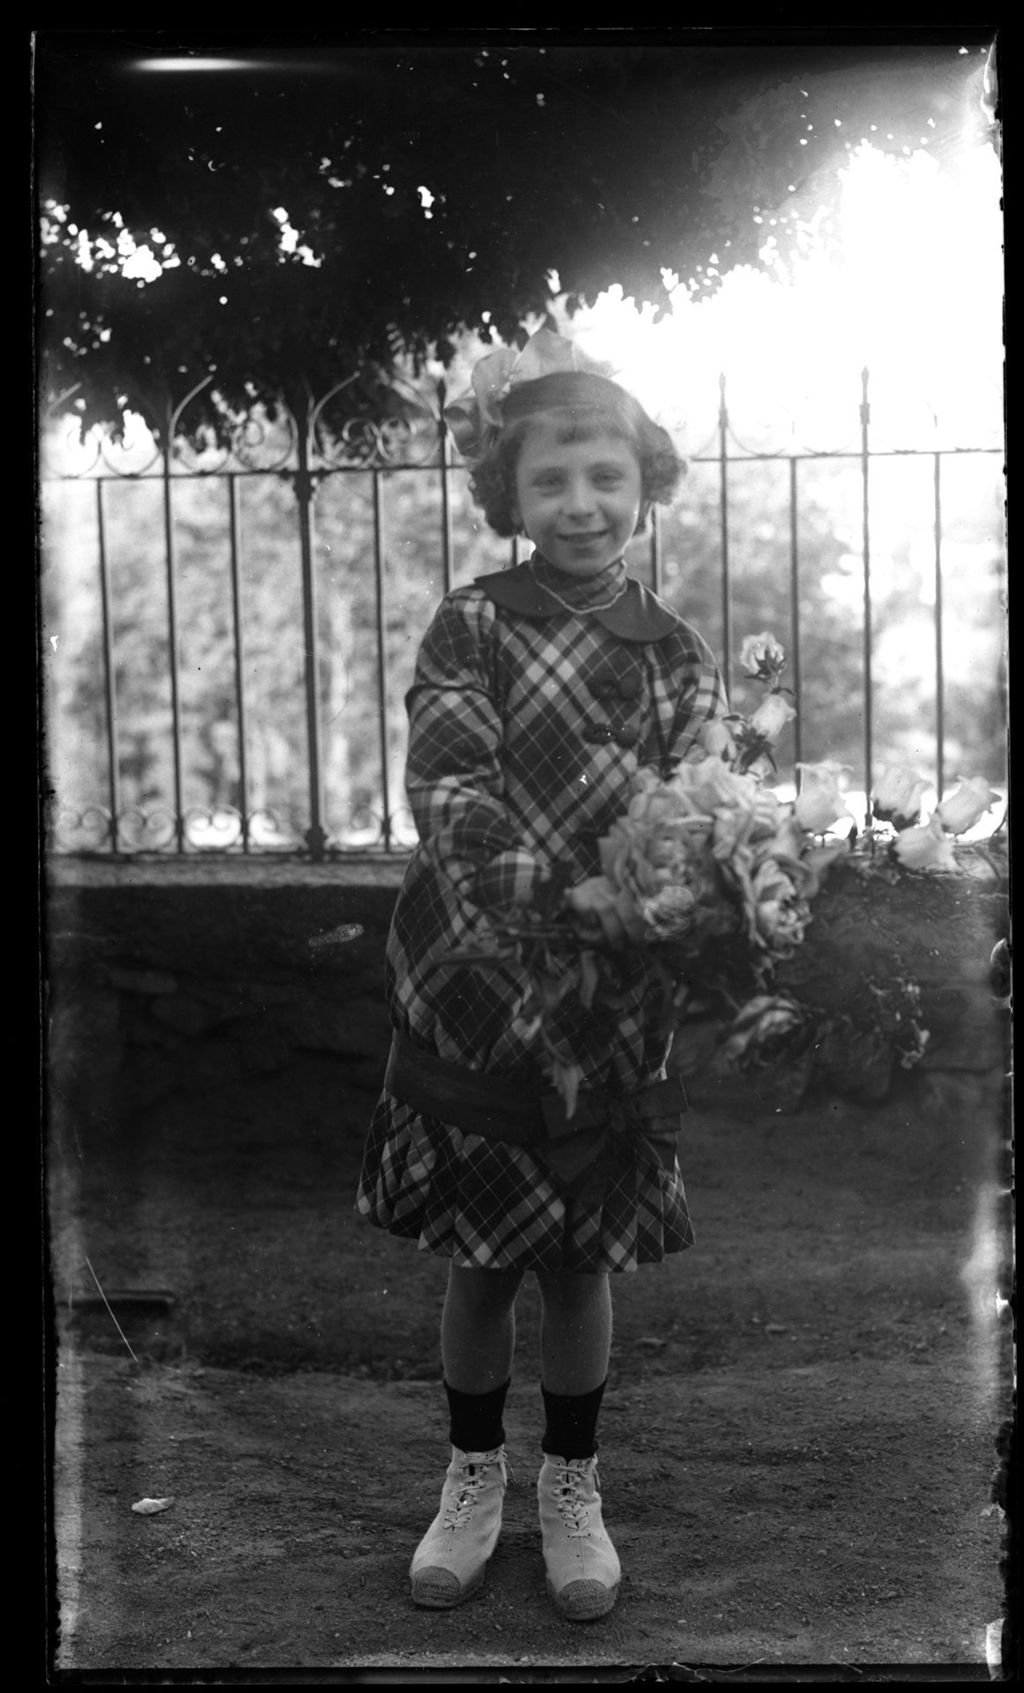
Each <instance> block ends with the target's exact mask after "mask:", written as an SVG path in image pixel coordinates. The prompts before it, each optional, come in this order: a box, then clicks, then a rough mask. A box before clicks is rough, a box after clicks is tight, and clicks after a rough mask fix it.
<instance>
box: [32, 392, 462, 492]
mask: <svg viewBox="0 0 1024 1693" xmlns="http://www.w3.org/2000/svg"><path fill="white" fill-rule="evenodd" d="M214 380H215V379H214V378H213V377H208V378H206V379H205V380H204V381H203V382H200V383H197V384H196V386H195V387H194V388H192V389H191V390H190V391H189V393H188V394H186V395H185V396H184V398H183V399H182V400H180V401H179V402H178V403H177V404H174V405H169V406H168V408H167V423H166V427H165V428H164V430H163V432H162V434H163V440H164V441H166V442H170V443H171V446H170V451H169V453H168V452H167V451H166V449H165V447H164V446H162V445H161V444H160V442H159V441H158V440H157V439H156V438H155V437H154V435H153V434H152V433H151V431H150V429H149V428H148V426H147V424H146V422H145V420H144V419H143V418H142V417H140V416H138V415H137V414H136V413H132V412H128V413H126V414H125V426H124V431H123V433H122V434H121V435H120V436H115V435H114V433H113V432H112V431H103V430H99V429H94V430H91V431H90V432H89V434H88V436H87V437H86V438H85V440H82V439H81V437H80V431H79V425H78V420H77V416H76V413H75V410H74V390H71V391H69V392H68V393H66V394H63V395H61V396H60V397H59V398H58V399H57V400H56V401H55V402H54V403H53V405H52V407H51V408H50V411H49V413H48V415H47V416H46V417H44V420H43V428H42V431H41V450H42V455H43V474H44V476H47V477H55V478H63V479H71V480H78V479H85V478H89V477H98V476H114V477H125V478H137V477H149V476H164V475H166V474H168V472H169V473H170V474H171V475H172V476H174V475H186V476H204V475H207V476H223V475H226V474H228V473H229V472H237V473H245V472H247V471H248V472H263V473H267V472H273V471H295V470H297V469H299V468H300V465H301V462H302V460H303V459H304V460H305V467H306V468H307V469H309V470H312V471H317V470H402V469H406V468H418V469H419V468H423V467H425V466H428V465H430V464H434V463H440V462H441V458H442V451H441V447H442V441H443V439H444V432H445V425H444V421H443V406H444V393H445V390H444V384H443V383H440V382H439V383H436V384H435V383H433V382H421V383H419V384H417V383H414V382H412V381H408V382H407V381H404V380H401V379H399V380H396V381H395V382H393V383H392V384H391V386H390V388H389V390H388V404H389V407H390V411H389V414H388V415H387V416H383V417H381V416H377V415H375V414H373V413H371V412H369V411H367V410H365V409H363V410H360V409H358V408H355V407H350V408H346V406H345V404H344V401H343V397H345V396H347V395H348V392H349V390H350V389H351V388H352V386H353V384H354V382H355V381H356V378H355V377H350V378H348V379H347V380H346V381H344V382H339V383H336V384H335V386H334V387H333V388H331V389H329V390H328V392H327V393H326V394H324V395H322V396H320V397H319V398H316V397H315V396H312V395H311V396H310V397H309V400H308V403H307V404H306V405H305V406H304V408H303V410H302V413H301V415H300V414H299V413H298V412H297V410H296V408H295V406H294V405H290V404H289V403H288V402H286V400H285V399H284V398H283V397H282V399H281V400H280V401H279V402H278V403H277V405H276V406H275V407H274V408H273V409H272V410H271V409H270V408H268V407H267V406H264V405H258V406H253V408H252V409H251V410H249V411H246V412H237V411H233V410H230V409H229V408H228V407H227V405H226V404H225V405H224V406H223V407H222V416H223V419H224V427H225V432H226V438H225V437H221V438H219V437H218V434H217V433H216V432H215V431H214V430H213V429H212V428H211V427H210V426H208V425H203V424H201V423H200V424H197V425H195V426H194V427H193V426H190V419H189V408H190V406H191V405H192V403H193V402H194V401H195V400H196V399H197V398H198V396H199V395H200V394H202V393H204V392H205V391H206V390H207V389H209V388H210V387H211V385H212V384H213V383H214ZM303 445H304V447H305V452H304V453H303V451H302V450H301V449H302V447H303Z"/></svg>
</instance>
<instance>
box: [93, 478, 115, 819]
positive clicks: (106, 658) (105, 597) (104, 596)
mask: <svg viewBox="0 0 1024 1693" xmlns="http://www.w3.org/2000/svg"><path fill="white" fill-rule="evenodd" d="M96 539H97V543H98V551H99V567H100V571H99V575H100V614H101V619H102V628H103V700H104V711H105V715H106V731H107V795H108V798H109V801H110V846H111V851H112V852H118V851H119V850H120V841H119V838H118V837H119V835H120V822H119V819H120V816H121V772H120V766H119V763H118V756H117V696H116V690H115V684H114V634H113V626H112V620H111V615H110V574H109V565H108V560H107V531H106V520H105V515H104V511H103V483H102V481H98V482H97V484H96Z"/></svg>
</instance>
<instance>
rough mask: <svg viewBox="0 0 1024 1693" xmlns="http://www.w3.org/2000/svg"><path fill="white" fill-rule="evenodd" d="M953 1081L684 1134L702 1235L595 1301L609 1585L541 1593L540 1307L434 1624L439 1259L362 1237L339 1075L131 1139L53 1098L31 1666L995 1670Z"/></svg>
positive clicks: (293, 1670)
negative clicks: (455, 1578)
mask: <svg viewBox="0 0 1024 1693" xmlns="http://www.w3.org/2000/svg"><path fill="white" fill-rule="evenodd" d="M979 1087H980V1084H979V1083H978V1081H977V1079H976V1078H971V1077H965V1078H962V1079H960V1078H957V1077H950V1076H943V1077H941V1078H939V1077H935V1076H932V1077H928V1076H919V1077H915V1078H908V1079H907V1080H906V1081H903V1080H902V1079H901V1084H900V1087H899V1088H898V1089H897V1090H896V1091H894V1092H893V1094H891V1095H890V1097H889V1099H888V1100H887V1101H886V1102H885V1103H883V1104H882V1105H876V1106H873V1107H864V1106H858V1105H853V1104H851V1103H848V1102H844V1101H841V1100H835V1099H819V1100H817V1101H813V1102H811V1103H810V1104H809V1105H808V1106H807V1107H805V1108H804V1109H802V1110H801V1111H799V1112H798V1113H795V1114H786V1113H785V1112H782V1111H779V1110H777V1109H776V1107H775V1104H774V1103H773V1102H772V1100H771V1099H764V1100H758V1099H757V1098H756V1097H752V1099H751V1101H750V1105H749V1106H748V1107H747V1108H745V1109H744V1108H739V1107H738V1106H737V1104H736V1102H735V1100H724V1101H722V1102H720V1103H719V1104H716V1105H712V1106H710V1107H709V1108H707V1109H703V1110H698V1111H694V1112H692V1113H691V1114H690V1116H689V1118H688V1119H687V1127H686V1134H685V1138H684V1149H683V1160H684V1170H685V1175H686V1180H687V1192H688V1196H689V1200H690V1205H691V1210H692V1212H693V1216H694V1220H695V1226H696V1229H697V1236H698V1242H697V1246H696V1248H695V1249H694V1250H693V1251H691V1252H688V1253H685V1254H683V1255H682V1256H680V1257H677V1258H675V1259H672V1260H670V1261H669V1262H667V1263H666V1264H664V1265H662V1266H659V1267H658V1268H656V1269H646V1270H643V1271H641V1272H640V1273H639V1274H638V1275H636V1276H630V1277H620V1278H617V1279H616V1280H615V1283H614V1287H615V1299H616V1339H615V1347H614V1356H613V1364H612V1373H611V1377H610V1386H609V1391H608V1394H607V1397H606V1401H605V1412H604V1416H603V1422H602V1447H601V1453H602V1485H603V1490H604V1494H605V1501H606V1519H607V1522H608V1525H609V1528H610V1530H611V1532H612V1534H613V1536H614V1538H615V1541H616V1543H617V1546H618V1549H619V1552H620V1555H621V1558H622V1563H623V1571H624V1576H623V1583H622V1588H621V1592H620V1597H619V1602H618V1605H617V1608H616V1609H615V1610H614V1612H613V1613H612V1614H611V1615H610V1616H608V1617H607V1618H604V1619H602V1620H600V1621H598V1622H594V1623H590V1624H585V1625H579V1624H572V1623H569V1622H566V1621H563V1620H562V1619H561V1618H560V1617H558V1616H557V1615H556V1613H555V1612H554V1611H553V1609H552V1608H551V1606H550V1603H549V1601H548V1599H547V1596H546V1593H545V1587H544V1575H543V1566H542V1562H541V1557H540V1543H539V1533H538V1530H537V1527H536V1503H535V1495H534V1485H535V1481H536V1471H537V1466H538V1463H539V1435H540V1428H541V1418H540V1395H539V1391H538V1387H537V1365H536V1353H537V1347H536V1338H537V1317H538V1304H537V1297H536V1291H535V1287H534V1284H533V1282H532V1280H531V1281H530V1282H528V1284H527V1285H526V1287H525V1288H524V1291H523V1295H522V1300H521V1307H520V1312H519V1338H518V1347H517V1359H516V1374H515V1381H514V1387H513V1391H512V1395H511V1397H510V1401H509V1406H508V1413H507V1418H506V1424H507V1429H508V1436H509V1455H510V1460H511V1465H512V1469H513V1472H514V1476H515V1482H514V1485H513V1487H512V1488H511V1489H510V1492H509V1496H508V1502H507V1510H506V1526H505V1529H504V1533H503V1537H502V1540H501V1542H500V1543H499V1548H498V1551H497V1553H496V1555H495V1557H494V1559H493V1562H492V1565H491V1568H490V1571H489V1575H488V1580H487V1583H486V1585H485V1587H484V1589H483V1590H482V1592H481V1594H480V1595H478V1596H477V1597H476V1598H475V1599H474V1600H472V1601H471V1602H470V1603H468V1604H467V1605H466V1606H464V1607H463V1608H461V1609H459V1610H457V1611H454V1612H429V1611H420V1610H417V1609H416V1608H415V1607H413V1606H412V1604H411V1603H410V1601H409V1598H408V1591H407V1579H406V1572H407V1568H408V1562H409V1558H410V1555H411V1552H412V1549H413V1547H414V1545H415V1543H416V1541H417V1540H418V1538H419V1536H420V1535H421V1533H422V1532H423V1529H424V1528H425V1526H426V1524H427V1522H428V1520H429V1518H430V1517H431V1516H432V1514H433V1512H434V1510H435V1508H436V1501H437V1494H438V1490H439V1487H440V1481H441V1475H442V1472H443V1469H444V1465H445V1463H446V1461H447V1456H448V1447H447V1438H446V1436H447V1430H446V1423H445V1417H444V1406H443V1394H442V1390H441V1386H440V1367H439V1361H438V1340H437V1330H438V1319H439V1313H440V1308H441V1301H442V1297H443V1291H444V1281H445V1270H444V1266H443V1264H442V1263H440V1262H439V1261H437V1260H434V1259H431V1258H429V1257H427V1256H425V1255H424V1254H421V1253H418V1252H417V1250H416V1248H415V1247H414V1246H412V1245H410V1244H408V1243H405V1242H398V1241H392V1240H391V1239H389V1238H388V1237H387V1236H384V1235H382V1234H380V1233H379V1232H378V1231H376V1230H373V1229H370V1228H369V1227H367V1226H366V1225H365V1224H362V1223H360V1222H359V1221H358V1220H357V1219H356V1218H355V1216H354V1215H353V1213H352V1209H351V1204H352V1190H353V1187H354V1183H355V1177H356V1172H357V1168H358V1161H359V1156H360V1150H361V1142H362V1135H363V1131H364V1128H365V1124H366V1121H367V1118H368V1115H369V1111H370V1108H371V1105H372V1097H371V1095H370V1094H368V1093H366V1092H365V1091H361V1090H359V1089H357V1088H353V1086H352V1085H351V1081H350V1080H349V1079H348V1078H347V1077H346V1073H345V1070H344V1066H342V1065H340V1064H337V1063H335V1062H332V1061H331V1060H330V1059H327V1058H323V1057H319V1056H312V1055H311V1057H310V1061H309V1066H308V1069H307V1071H306V1072H305V1074H304V1076H303V1078H302V1082H301V1085H297V1083H296V1078H295V1073H294V1071H292V1072H289V1073H288V1074H287V1075H282V1076H280V1077H277V1078H275V1077H270V1078H267V1077H263V1078H260V1079H259V1080H258V1081H253V1082H252V1083H248V1084H243V1085H241V1086H238V1085H232V1086H231V1087H225V1088H223V1089H221V1090H215V1091H214V1092H212V1093H210V1094H208V1095H205V1096H202V1097H201V1098H200V1099H199V1100H197V1097H196V1095H195V1094H189V1095H186V1094H182V1095H181V1096H179V1097H177V1098H171V1099H168V1100H165V1101H164V1102H163V1103H161V1104H159V1105H157V1106H153V1107H151V1108H150V1109H148V1110H146V1111H144V1112H140V1113H138V1114H137V1115H135V1116H134V1117H133V1118H132V1119H131V1121H128V1122H126V1121H122V1120H120V1119H119V1117H118V1115H117V1114H116V1113H115V1114H113V1115H112V1116H106V1115H104V1114H102V1113H94V1114H93V1115H92V1116H91V1117H87V1116H83V1115H82V1114H81V1113H76V1112H75V1111H74V1110H73V1109H72V1108H70V1107H69V1106H66V1105H62V1104H61V1102H57V1103H56V1104H55V1107H54V1111H53V1127H52V1140H51V1149H50V1154H49V1160H48V1168H49V1184H50V1243H49V1244H50V1254H51V1276H52V1290H53V1312H52V1325H51V1327H52V1339H53V1348H52V1351H53V1357H52V1363H53V1372H52V1379H53V1383H54V1392H53V1395H52V1399H53V1410H54V1416H53V1437H54V1464H53V1482H52V1501H51V1504H52V1548H53V1598H52V1608H51V1617H50V1640H49V1651H50V1670H49V1674H50V1676H51V1677H52V1679H53V1680H54V1681H56V1682H60V1681H61V1680H62V1679H63V1680H70V1681H72V1682H74V1681H81V1682H90V1683H91V1682H97V1683H103V1682H104V1681H111V1682H116V1683H119V1684H124V1683H125V1682H131V1681H132V1679H133V1678H136V1677H137V1678H139V1679H142V1678H144V1677H145V1675H146V1672H149V1679H152V1678H153V1676H154V1675H158V1674H159V1672H167V1673H168V1676H169V1678H173V1679H186V1680H192V1681H199V1682H202V1681H209V1682H213V1681H217V1680H230V1679H235V1680H237V1679H239V1678H246V1677H251V1678H252V1679H254V1680H262V1681H268V1680H269V1681H274V1680H281V1681H288V1682H291V1683H295V1682H298V1683H302V1682H306V1681H308V1682H309V1683H314V1682H317V1683H319V1682H324V1681H326V1682H341V1681H380V1682H384V1683H387V1682H406V1681H429V1680H431V1679H435V1678H436V1679H439V1680H441V1681H442V1682H450V1681H453V1680H460V1681H468V1682H481V1681H492V1682H495V1681H504V1682H511V1681H522V1682H538V1681H546V1680H570V1681H571V1680H575V1681H595V1680H624V1681H628V1680H671V1679H680V1680H707V1679H722V1680H731V1681H735V1680H737V1679H744V1680H759V1679H776V1680H778V1679H780V1678H784V1677H785V1671H786V1667H787V1666H789V1668H790V1669H791V1671H792V1675H793V1678H794V1679H797V1678H800V1677H801V1676H804V1675H806V1674H807V1673H808V1671H809V1666H814V1665H817V1666H830V1668H829V1671H828V1674H827V1675H826V1679H829V1678H832V1677H833V1676H834V1677H836V1678H847V1677H850V1678H852V1677H853V1676H854V1675H855V1670H854V1668H853V1666H857V1668H859V1671H860V1675H859V1676H858V1677H857V1678H858V1679H863V1678H867V1679H872V1678H874V1679H879V1680H884V1679H903V1678H906V1679H911V1678H917V1677H922V1678H924V1679H949V1678H950V1675H951V1671H950V1668H949V1666H962V1668H961V1669H960V1671H958V1672H956V1677H957V1679H978V1680H987V1679H989V1677H990V1675H992V1674H993V1673H996V1674H997V1675H998V1673H999V1672H998V1669H997V1668H996V1663H997V1654H998V1649H999V1642H1000V1638H1001V1630H1000V1619H1001V1617H1002V1616H1003V1613H1004V1610H1005V1609H1006V1606H1005V1601H1004V1579H1005V1572H1004V1570H1003V1569H1002V1568H1001V1559H1002V1557H1003V1554H1004V1551H1005V1547H1006V1544H1007V1538H1006V1537H1007V1525H1006V1522H1005V1521H1004V1519H1003V1514H1002V1511H1001V1509H1000V1505H999V1502H998V1500H999V1492H998V1488H999V1483H998V1482H997V1483H996V1486H995V1489H994V1486H993V1476H994V1475H998V1473H999V1470H998V1460H997V1444H996V1443H997V1436H998V1433H999V1428H1000V1424H1001V1423H1002V1422H1003V1420H1004V1419H1005V1418H1007V1417H1008V1416H1009V1414H1010V1397H1009V1369H1010V1337H1009V1327H1008V1321H1007V1317H1008V1313H1007V1312H1006V1311H1005V1309H1002V1308H1001V1307H1000V1304H999V1300H998V1299H997V1296H996V1288H997V1286H1002V1287H1003V1288H1004V1289H1005V1288H1006V1287H1007V1286H1008V1283H1007V1281H1006V1279H1005V1276H1006V1260H1005V1254H1006V1250H1007V1219H1006V1215H1005V1213H1004V1212H1003V1211H1002V1210H1001V1209H1000V1205H1001V1199H1000V1194H999V1186H1000V1156H999V1141H1000V1135H1001V1107H1000V1104H999V1100H998V1097H996V1096H994V1095H993V1094H992V1093H991V1091H990V1090H989V1091H986V1090H985V1089H984V1088H981V1089H980V1091H979ZM100 1287H102V1289H103V1293H104V1295H105V1297H106V1300H107V1302H108V1304H104V1303H103V1302H102V1300H101V1299H100V1296H99V1292H98V1289H99V1288H100ZM108 1305H109V1308H108ZM1000 1313H1001V1314H1000ZM115 1325H119V1327H118V1326H115ZM119 1330H120V1332H119ZM144 1499H157V1500H164V1499H167V1500H170V1501H171V1503H170V1504H169V1505H168V1506H167V1508H166V1509H164V1510H161V1511H158V1512H156V1513H154V1514H148V1515H147V1514H143V1513H140V1512H138V1511H136V1510H133V1506H135V1505H137V1504H138V1503H139V1502H140V1501H142V1500H144ZM1004 1650H1005V1648H1004ZM886 1666H889V1667H890V1669H889V1673H888V1674H887V1673H886ZM892 1666H898V1668H897V1671H896V1673H895V1674H893V1673H892ZM844 1671H845V1672H846V1673H845V1674H844ZM1003 1673H1004V1674H1005V1673H1006V1669H1005V1658H1004V1671H1003Z"/></svg>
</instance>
